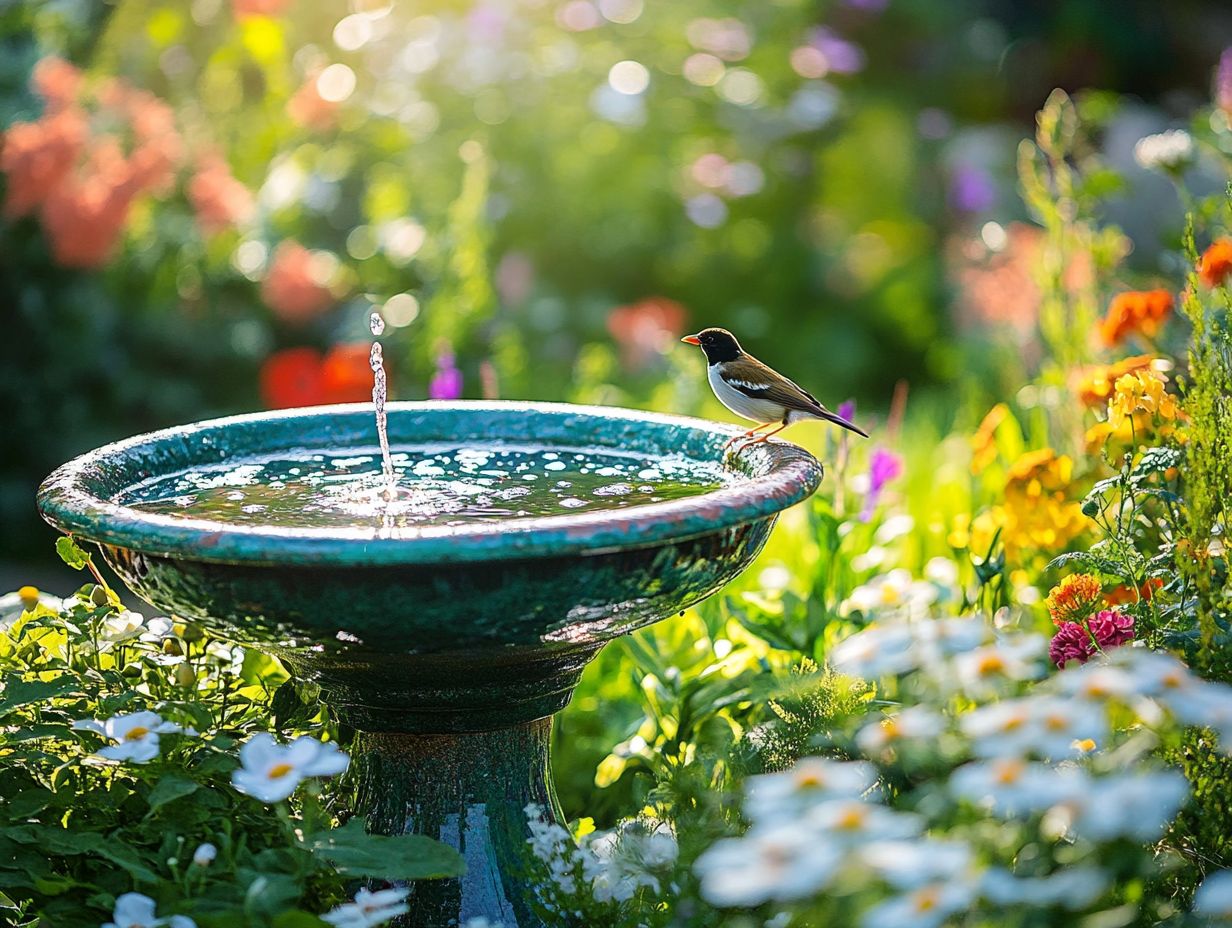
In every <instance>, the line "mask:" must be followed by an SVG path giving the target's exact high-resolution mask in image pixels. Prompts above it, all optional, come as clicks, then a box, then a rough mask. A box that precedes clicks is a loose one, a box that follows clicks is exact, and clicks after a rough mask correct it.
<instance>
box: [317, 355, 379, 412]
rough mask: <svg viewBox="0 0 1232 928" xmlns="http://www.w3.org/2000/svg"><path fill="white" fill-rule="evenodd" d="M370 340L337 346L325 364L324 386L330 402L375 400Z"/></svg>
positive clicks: (323, 389)
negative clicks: (370, 360) (373, 395)
mask: <svg viewBox="0 0 1232 928" xmlns="http://www.w3.org/2000/svg"><path fill="white" fill-rule="evenodd" d="M371 350H372V346H371V345H370V344H369V343H367V342H359V343H356V344H351V345H335V346H334V347H333V348H331V349H330V352H329V354H327V355H326V356H325V363H324V364H323V365H322V367H321V387H322V392H323V394H324V399H323V402H326V403H363V402H367V401H368V400H371V399H372V365H371V364H370V363H369V352H371Z"/></svg>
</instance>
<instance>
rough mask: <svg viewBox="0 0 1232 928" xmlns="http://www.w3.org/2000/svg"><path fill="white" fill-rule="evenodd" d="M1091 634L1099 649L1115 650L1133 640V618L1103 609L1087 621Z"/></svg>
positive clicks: (1113, 610) (1112, 610)
mask: <svg viewBox="0 0 1232 928" xmlns="http://www.w3.org/2000/svg"><path fill="white" fill-rule="evenodd" d="M1089 625H1090V626H1091V634H1092V635H1094V636H1095V640H1096V641H1097V642H1099V646H1100V647H1101V648H1115V647H1118V646H1120V645H1123V644H1126V643H1127V642H1130V641H1133V640H1134V617H1133V616H1132V615H1125V614H1124V613H1120V612H1117V611H1116V610H1115V609H1105V610H1103V611H1102V612H1097V613H1096V614H1095V615H1093V616H1092V617H1091V619H1090V621H1089Z"/></svg>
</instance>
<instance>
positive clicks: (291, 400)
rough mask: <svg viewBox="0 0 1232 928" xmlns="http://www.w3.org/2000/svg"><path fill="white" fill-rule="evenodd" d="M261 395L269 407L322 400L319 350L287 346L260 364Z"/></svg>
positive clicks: (289, 405) (291, 406)
mask: <svg viewBox="0 0 1232 928" xmlns="http://www.w3.org/2000/svg"><path fill="white" fill-rule="evenodd" d="M260 376H261V399H262V400H263V401H264V403H265V405H266V406H267V407H268V408H270V409H292V408H294V407H296V406H316V405H319V404H321V403H322V402H324V396H325V392H324V390H323V388H322V374H321V354H320V352H318V351H317V350H316V349H315V348H286V349H284V350H282V351H276V352H274V354H272V355H270V356H269V357H268V358H267V359H266V360H265V363H264V364H262V365H261V375H260Z"/></svg>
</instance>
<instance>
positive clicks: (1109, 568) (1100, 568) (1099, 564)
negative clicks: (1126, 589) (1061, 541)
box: [1044, 551, 1125, 580]
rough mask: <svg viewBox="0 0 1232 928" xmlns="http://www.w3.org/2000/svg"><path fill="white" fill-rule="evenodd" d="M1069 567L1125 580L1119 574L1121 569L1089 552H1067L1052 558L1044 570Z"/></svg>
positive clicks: (1106, 559) (1104, 558)
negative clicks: (1076, 567)
mask: <svg viewBox="0 0 1232 928" xmlns="http://www.w3.org/2000/svg"><path fill="white" fill-rule="evenodd" d="M1070 566H1078V567H1083V568H1086V569H1087V570H1091V571H1094V572H1095V573H1100V574H1104V575H1106V576H1109V577H1116V578H1117V579H1118V580H1123V579H1125V578H1124V576H1123V575H1122V574H1121V569H1120V568H1119V567H1117V565H1116V564H1115V563H1114V562H1113V561H1110V560H1109V559H1108V558H1106V557H1100V556H1099V555H1098V554H1092V553H1091V552H1090V551H1067V552H1066V553H1065V554H1062V555H1059V556H1058V557H1054V558H1053V559H1052V560H1051V561H1049V562H1048V566H1047V567H1045V568H1044V569H1045V570H1060V569H1061V568H1062V567H1070Z"/></svg>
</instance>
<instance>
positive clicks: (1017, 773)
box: [995, 760, 1023, 786]
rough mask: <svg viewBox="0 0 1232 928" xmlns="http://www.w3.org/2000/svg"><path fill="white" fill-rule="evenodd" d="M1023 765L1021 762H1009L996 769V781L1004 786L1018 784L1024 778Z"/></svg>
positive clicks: (999, 765)
mask: <svg viewBox="0 0 1232 928" xmlns="http://www.w3.org/2000/svg"><path fill="white" fill-rule="evenodd" d="M1022 771H1023V763H1022V761H1020V760H1007V761H1004V762H1003V763H1000V764H998V765H997V767H996V775H995V779H996V781H997V782H998V783H1000V784H1002V785H1003V786H1009V785H1010V784H1013V783H1017V782H1018V780H1019V778H1021V777H1022Z"/></svg>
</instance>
